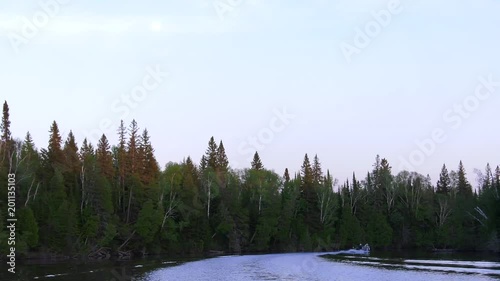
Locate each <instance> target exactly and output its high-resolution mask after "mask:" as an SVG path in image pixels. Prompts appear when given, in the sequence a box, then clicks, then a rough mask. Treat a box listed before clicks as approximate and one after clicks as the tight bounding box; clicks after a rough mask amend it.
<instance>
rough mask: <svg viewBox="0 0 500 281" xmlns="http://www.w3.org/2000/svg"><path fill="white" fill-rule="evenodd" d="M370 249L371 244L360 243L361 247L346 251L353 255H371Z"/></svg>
mask: <svg viewBox="0 0 500 281" xmlns="http://www.w3.org/2000/svg"><path fill="white" fill-rule="evenodd" d="M370 251H371V248H370V245H368V244H365V245H364V246H362V245H361V244H359V247H356V248H352V249H351V250H348V251H345V252H346V253H348V254H352V255H369V254H370Z"/></svg>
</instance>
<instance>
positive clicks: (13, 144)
mask: <svg viewBox="0 0 500 281" xmlns="http://www.w3.org/2000/svg"><path fill="white" fill-rule="evenodd" d="M13 124H14V123H13ZM0 129H1V139H0V161H1V162H0V182H1V183H2V186H3V188H2V189H1V195H0V196H1V198H0V226H1V227H0V241H7V239H8V229H6V226H5V223H6V221H7V210H8V207H7V202H8V193H7V190H8V189H7V182H8V178H9V174H15V180H16V189H15V203H16V216H17V219H18V223H17V229H16V231H17V237H16V249H17V253H18V254H19V255H25V256H29V255H42V254H43V255H63V256H68V257H89V258H93V259H107V258H110V257H121V258H127V257H131V256H141V255H148V254H150V255H151V254H169V255H202V254H206V253H208V252H210V251H223V252H225V253H241V252H295V251H322V250H334V249H345V248H351V247H352V246H353V245H358V244H359V243H370V245H371V246H372V248H374V249H425V250H432V249H454V250H464V251H496V252H498V251H499V249H500V239H499V238H500V196H499V193H500V168H499V167H498V166H496V167H495V166H490V165H489V164H487V163H485V170H484V172H482V173H481V174H482V175H481V179H480V182H481V184H480V186H478V187H477V188H473V187H472V184H471V183H469V181H468V180H467V176H466V171H465V169H464V167H463V164H462V163H461V162H460V163H457V164H456V167H446V166H445V165H443V167H442V170H441V174H440V176H439V179H438V180H437V181H431V179H430V177H429V176H424V175H421V174H419V173H417V172H415V171H402V172H400V173H398V174H394V173H393V172H392V171H391V164H390V162H389V161H388V160H387V159H384V158H381V157H379V156H376V157H375V160H374V164H373V166H372V167H366V168H367V171H369V172H367V174H364V175H355V174H353V175H352V179H349V180H347V181H345V182H336V180H334V176H333V174H332V173H331V172H330V171H328V170H325V169H323V168H322V166H321V161H320V158H319V157H318V156H317V155H315V156H313V155H307V154H305V156H304V158H303V164H302V167H300V172H298V173H296V174H291V173H289V171H288V169H286V170H285V171H279V173H278V172H275V171H273V170H270V169H268V168H266V163H265V160H262V159H260V157H259V154H258V153H255V156H254V158H253V161H252V162H251V163H248V164H249V167H248V168H247V169H232V168H231V164H230V162H229V160H228V158H227V156H226V153H225V149H224V145H223V142H222V141H216V140H215V139H214V138H213V137H212V138H210V139H209V141H208V146H207V149H206V153H205V154H204V155H195V158H196V159H199V158H200V156H201V160H200V163H195V162H194V161H193V159H192V158H191V157H189V156H186V158H185V160H183V161H182V162H180V163H173V162H169V163H168V164H166V165H165V166H164V167H161V166H160V164H159V163H158V162H157V160H156V159H155V153H154V148H153V145H152V143H151V141H150V135H149V133H148V131H147V129H141V128H140V126H139V124H138V123H137V122H136V121H135V120H134V121H132V122H131V123H130V124H124V122H123V121H122V122H121V126H119V128H117V134H118V143H116V144H112V143H109V141H108V139H107V137H106V136H105V135H103V136H102V137H101V138H100V140H99V142H98V143H90V142H89V141H88V140H76V139H75V137H74V135H73V133H71V132H70V133H69V134H68V135H67V136H65V137H64V138H63V136H61V133H60V131H59V128H58V124H57V122H55V121H54V122H53V123H52V124H47V129H48V131H49V141H48V143H47V144H43V145H42V146H39V147H38V146H36V145H35V143H34V142H33V140H32V137H31V136H30V133H29V132H28V133H26V136H24V137H21V138H18V137H16V136H12V135H11V120H9V107H8V104H7V102H5V103H4V105H3V115H2V123H1V127H0ZM207 139H208V137H207ZM203 142H204V141H203ZM298 157H301V156H300V155H298ZM292 168H293V169H297V170H298V168H299V167H292ZM8 247H9V246H8V245H7V243H2V244H1V245H0V251H1V254H2V256H3V257H5V255H6V254H7V253H8Z"/></svg>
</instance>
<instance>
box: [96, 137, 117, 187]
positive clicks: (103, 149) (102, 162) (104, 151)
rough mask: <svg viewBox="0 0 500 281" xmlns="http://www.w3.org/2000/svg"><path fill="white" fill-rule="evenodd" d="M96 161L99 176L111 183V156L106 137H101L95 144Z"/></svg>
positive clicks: (112, 173) (112, 172)
mask: <svg viewBox="0 0 500 281" xmlns="http://www.w3.org/2000/svg"><path fill="white" fill-rule="evenodd" d="M96 160H97V164H98V167H99V171H100V173H101V175H103V176H104V177H105V178H106V179H107V180H108V181H109V182H111V181H112V179H113V175H114V171H113V155H112V153H111V147H110V145H109V142H108V139H107V138H106V135H104V134H103V135H102V136H101V138H100V139H99V142H98V144H97V150H96Z"/></svg>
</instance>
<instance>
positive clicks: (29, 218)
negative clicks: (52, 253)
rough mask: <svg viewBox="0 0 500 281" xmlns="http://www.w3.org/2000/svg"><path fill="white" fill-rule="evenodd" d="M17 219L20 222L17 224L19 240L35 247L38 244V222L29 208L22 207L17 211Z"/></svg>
mask: <svg viewBox="0 0 500 281" xmlns="http://www.w3.org/2000/svg"><path fill="white" fill-rule="evenodd" d="M18 215H19V218H18V220H19V221H20V222H22V223H21V224H20V226H19V234H20V237H21V240H23V241H25V242H26V244H27V246H29V247H30V248H35V247H36V246H38V224H37V222H36V219H35V215H34V214H33V211H32V210H31V208H29V207H26V208H22V209H20V210H19V212H18Z"/></svg>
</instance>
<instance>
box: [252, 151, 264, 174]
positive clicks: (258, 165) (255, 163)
mask: <svg viewBox="0 0 500 281" xmlns="http://www.w3.org/2000/svg"><path fill="white" fill-rule="evenodd" d="M251 168H252V169H253V170H256V171H260V170H262V169H264V165H262V161H261V160H260V156H259V153H258V152H255V154H254V155H253V160H252V163H251Z"/></svg>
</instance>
